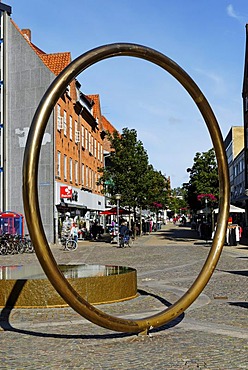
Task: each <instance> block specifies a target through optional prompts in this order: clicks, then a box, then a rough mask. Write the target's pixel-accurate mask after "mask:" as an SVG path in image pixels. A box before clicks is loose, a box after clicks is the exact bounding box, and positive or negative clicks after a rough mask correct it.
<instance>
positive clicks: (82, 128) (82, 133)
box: [81, 126, 84, 148]
mask: <svg viewBox="0 0 248 370" xmlns="http://www.w3.org/2000/svg"><path fill="white" fill-rule="evenodd" d="M81 130H82V131H81V135H82V136H81V140H82V147H83V148H84V126H82V127H81Z"/></svg>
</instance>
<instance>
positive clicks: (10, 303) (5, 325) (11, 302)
mask: <svg viewBox="0 0 248 370" xmlns="http://www.w3.org/2000/svg"><path fill="white" fill-rule="evenodd" d="M25 283H26V280H23V281H17V282H16V283H15V285H14V287H13V289H12V291H11V293H10V296H9V298H8V300H7V303H6V306H5V307H4V308H3V309H2V311H1V312H0V327H1V328H2V330H4V331H11V332H15V333H19V334H25V335H31V336H35V337H42V338H64V339H75V338H79V339H111V338H115V339H118V338H126V337H130V336H133V335H134V333H118V332H116V333H110V334H89V335H85V334H84V335H74V334H56V333H42V332H35V331H31V330H26V329H18V328H15V327H14V326H12V325H11V323H10V320H9V319H10V315H11V311H12V310H13V308H14V307H15V304H16V302H17V299H18V297H19V295H20V293H21V291H22V289H23V287H24V285H25ZM138 293H139V294H140V295H148V296H152V297H153V298H155V299H157V300H159V301H160V302H161V303H163V304H164V305H165V306H166V308H167V307H169V306H170V305H171V303H170V302H168V301H167V300H165V299H164V298H162V297H160V296H158V295H155V294H152V293H149V292H146V291H144V290H138ZM47 309H49V308H47ZM37 310H38V309H37ZM183 317H184V314H181V315H180V316H179V317H178V318H177V319H175V320H173V321H171V322H169V323H167V324H166V325H163V326H161V327H159V328H155V329H152V330H151V331H150V332H151V333H152V332H155V331H156V332H158V331H162V330H166V329H169V328H171V327H173V326H175V325H177V324H178V323H179V322H180V321H181V320H182V319H183ZM63 325H64V323H63V322H61V326H63ZM48 326H49V323H48Z"/></svg>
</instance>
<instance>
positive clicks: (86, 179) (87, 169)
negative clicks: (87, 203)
mask: <svg viewBox="0 0 248 370" xmlns="http://www.w3.org/2000/svg"><path fill="white" fill-rule="evenodd" d="M85 186H86V187H88V186H89V167H88V166H86V169H85Z"/></svg>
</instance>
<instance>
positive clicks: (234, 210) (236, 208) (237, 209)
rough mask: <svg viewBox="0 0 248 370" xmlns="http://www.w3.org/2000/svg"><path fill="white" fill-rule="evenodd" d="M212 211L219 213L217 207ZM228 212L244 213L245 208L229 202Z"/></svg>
mask: <svg viewBox="0 0 248 370" xmlns="http://www.w3.org/2000/svg"><path fill="white" fill-rule="evenodd" d="M213 213H219V208H215V209H214V210H213ZM229 213H245V210H244V209H243V208H239V207H236V206H234V205H233V204H230V209H229Z"/></svg>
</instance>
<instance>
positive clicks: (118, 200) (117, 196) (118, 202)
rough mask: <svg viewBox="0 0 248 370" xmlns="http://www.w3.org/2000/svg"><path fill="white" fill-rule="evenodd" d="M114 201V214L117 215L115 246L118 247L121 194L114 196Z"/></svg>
mask: <svg viewBox="0 0 248 370" xmlns="http://www.w3.org/2000/svg"><path fill="white" fill-rule="evenodd" d="M115 199H116V201H117V202H116V203H117V204H116V205H117V209H116V213H117V224H118V230H117V246H119V227H120V225H119V218H120V199H121V194H116V195H115Z"/></svg>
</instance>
